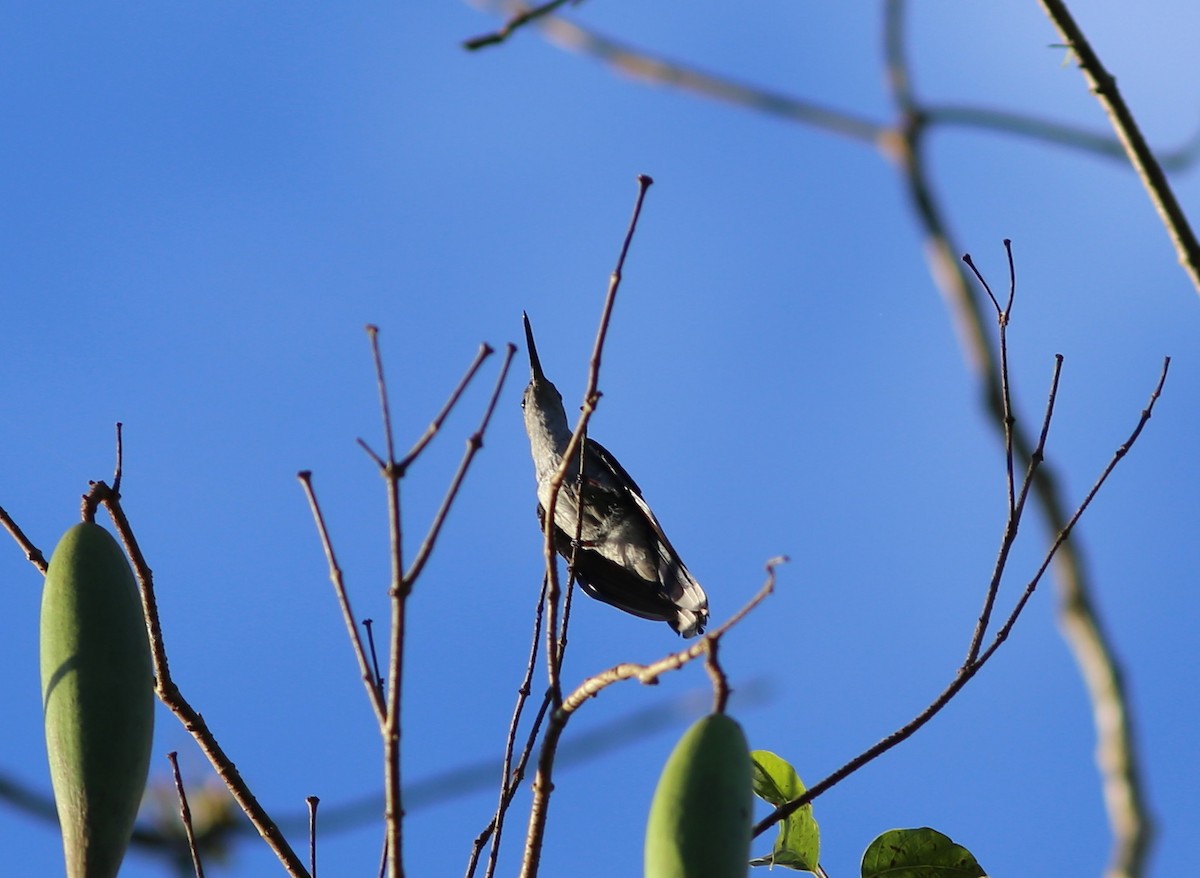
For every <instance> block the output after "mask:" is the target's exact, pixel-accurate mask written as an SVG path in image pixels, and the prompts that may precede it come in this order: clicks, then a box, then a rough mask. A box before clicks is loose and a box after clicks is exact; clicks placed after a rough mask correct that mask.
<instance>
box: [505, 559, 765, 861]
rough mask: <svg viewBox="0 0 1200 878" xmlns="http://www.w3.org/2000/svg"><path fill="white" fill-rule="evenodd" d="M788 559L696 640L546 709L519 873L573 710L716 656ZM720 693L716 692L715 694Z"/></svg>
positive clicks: (535, 837) (532, 850) (592, 680)
mask: <svg viewBox="0 0 1200 878" xmlns="http://www.w3.org/2000/svg"><path fill="white" fill-rule="evenodd" d="M786 561H787V559H786V558H784V557H779V558H772V559H771V560H770V561H768V562H767V565H766V567H767V580H766V582H765V583H764V584H763V586H762V588H761V589H759V591H758V593H757V594H755V595H754V597H752V598H751V599H750V600H749V602H747V603H746V605H745V606H744V607H742V609H740V610H739V611H738V612H737V613H735V614H734V615H733V616H732V617H730V618H729V620H728V621H726V622H725V623H724V624H722V625H721V626H720V627H718V628H717V629H716V630H715V631H711V632H709V633H708V634H706V635H704V636H703V637H701V638H699V639H698V640H697V641H696V642H695V643H693V644H692V645H691V646H689V647H687V648H686V649H683V650H680V651H679V652H673V653H671V654H669V655H667V656H665V657H664V658H661V659H659V660H658V661H656V662H652V663H650V664H648V665H642V664H635V663H633V662H625V663H622V664H619V665H616V666H614V667H612V668H609V669H608V670H607V671H603V672H601V673H599V674H595V675H593V676H591V677H589V678H588V679H586V680H584V681H583V683H581V684H580V685H579V686H577V687H576V688H575V690H574V691H573V692H571V693H570V694H569V695H568V696H567V697H565V698H563V699H562V701H561V703H560V704H559V705H558V706H557V707H556V708H555V710H554V711H553V712H552V713H551V714H550V721H549V723H548V724H547V725H546V734H545V736H544V737H543V739H542V749H541V753H540V754H539V756H538V766H537V775H536V776H535V777H534V781H533V802H532V804H531V805H530V808H529V829H528V832H527V833H526V837H525V856H524V858H523V859H522V862H521V872H520V878H533V876H534V875H536V874H537V869H538V863H539V862H540V860H541V855H542V842H543V840H544V838H545V830H546V818H547V816H548V809H549V804H550V792H551V790H553V789H554V784H553V782H552V776H553V773H554V762H555V758H556V756H557V751H558V742H559V739H560V738H561V737H562V733H563V730H564V729H565V728H566V726H567V722H568V721H569V720H570V718H571V716H572V714H574V712H575V711H576V710H578V709H579V708H580V707H582V706H583V704H584V703H585V702H587V701H588V700H589V699H591V698H594V697H595V696H596V695H597V694H599V692H600V691H601V690H602V689H605V688H607V687H609V686H611V685H612V684H613V683H618V682H620V681H622V680H631V679H636V680H637V681H638V682H640V683H642V684H644V685H653V684H654V683H657V682H658V678H659V677H661V676H662V675H663V674H666V673H669V672H671V671H675V670H678V669H679V668H682V667H683V666H684V665H686V664H687V663H688V662H690V661H693V660H695V659H697V658H699V657H700V656H706V657H707V660H708V661H710V662H713V663H715V662H716V655H715V649H714V647H715V645H716V644H717V643H718V642H719V641H720V639H721V638H722V637H723V636H725V634H726V633H727V632H728V631H729V630H730V629H731V628H732V627H733V626H734V625H736V624H738V623H739V622H740V621H741V620H742V619H744V618H745V617H746V614H748V613H749V612H750V611H751V610H753V609H754V608H755V607H757V606H758V605H759V604H760V603H762V602H763V601H764V600H766V598H767V596H768V595H769V594H771V592H772V591H774V589H775V568H776V567H777V566H778V565H780V564H782V563H785V562H786ZM716 676H717V677H718V678H720V679H724V674H723V673H721V672H720V671H719V669H718V671H717V675H716ZM719 698H720V696H719V695H718V699H719Z"/></svg>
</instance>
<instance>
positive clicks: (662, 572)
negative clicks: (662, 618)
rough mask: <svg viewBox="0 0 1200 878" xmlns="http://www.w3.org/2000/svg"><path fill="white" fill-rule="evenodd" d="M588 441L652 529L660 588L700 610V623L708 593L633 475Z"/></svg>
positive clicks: (681, 603) (680, 602) (681, 604)
mask: <svg viewBox="0 0 1200 878" xmlns="http://www.w3.org/2000/svg"><path fill="white" fill-rule="evenodd" d="M589 441H590V444H591V446H592V447H594V448H595V450H596V456H597V458H599V460H600V462H601V463H602V464H603V465H604V466H605V467H607V468H608V469H609V471H610V472H612V473H613V474H615V475H616V476H617V477H618V478H619V479H621V480H622V481H623V482H624V483H625V484H626V485H628V486H629V490H628V495H629V497H630V498H631V499H632V500H633V502H634V505H635V506H637V508H638V511H639V512H641V513H642V517H643V518H644V519H645V521H646V524H648V525H649V526H650V529H651V531H652V532H653V533H654V536H655V538H656V540H657V541H658V556H659V563H658V574H659V581H660V582H661V583H662V588H663V590H664V591H665V593H666V595H667V596H668V597H669V598H670V599H671V600H672V601H673V602H674V603H675V604H676V605H677V606H679V607H680V608H682V609H685V610H688V611H693V612H695V613H697V614H700V615H701V625H702V624H703V619H705V618H707V616H708V595H706V594H705V593H704V589H703V588H702V587H701V586H700V583H698V582H697V581H696V579H695V577H693V576H692V574H691V572H690V571H689V570H688V569H687V567H686V566H685V565H684V563H683V560H682V559H681V558H680V557H679V553H678V552H676V551H675V547H674V546H672V545H671V541H670V540H669V539H667V535H666V533H665V532H664V531H663V529H662V525H661V524H659V523H658V519H657V518H656V517H655V516H654V512H653V511H652V510H651V509H650V505H649V504H648V503H647V502H646V501H645V499H644V498H643V497H642V490H641V488H639V487H638V486H637V483H636V482H635V481H634V480H633V477H632V476H630V475H629V473H628V472H626V471H625V467H623V466H621V464H620V462H619V461H618V460H617V459H616V457H614V456H613V454H612V452H611V451H609V450H608V449H607V448H605V447H604V446H603V445H601V444H600V443H599V442H597V441H596V440H594V439H592V440H589Z"/></svg>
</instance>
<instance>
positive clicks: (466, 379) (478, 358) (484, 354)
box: [396, 343, 495, 474]
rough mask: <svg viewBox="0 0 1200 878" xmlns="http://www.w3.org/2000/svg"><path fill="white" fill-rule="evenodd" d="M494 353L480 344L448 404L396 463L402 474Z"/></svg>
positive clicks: (430, 439)
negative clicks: (484, 362)
mask: <svg viewBox="0 0 1200 878" xmlns="http://www.w3.org/2000/svg"><path fill="white" fill-rule="evenodd" d="M493 353H495V351H494V350H493V349H492V346H491V345H489V344H486V343H484V344H481V345H480V346H479V352H478V353H477V354H476V355H475V359H474V361H473V362H472V363H471V365H470V367H469V368H468V369H467V372H466V374H465V375H463V377H462V380H461V381H459V382H458V386H457V387H455V388H454V391H453V392H452V393H451V394H450V398H449V399H447V400H446V404H445V405H444V406H442V410H441V411H440V412H438V413H437V417H435V418H434V419H433V421H432V422H431V423H430V424H429V426H428V427H426V428H425V432H424V433H423V434H422V435H421V438H420V439H418V440H417V441H416V443H415V444H414V445H413V447H412V448H411V449H410V450H409V452H408V454H406V455H404V459H403V460H400V461H398V462H397V463H396V467H397V468H398V469H399V470H400V472H401V473H402V474H403V473H404V471H406V470H407V469H408V467H409V466H410V465H411V464H412V462H413V461H414V460H416V459H417V457H418V456H420V454H421V452H422V451H424V450H425V446H426V445H428V444H429V443H430V441H432V439H433V437H434V436H436V435H437V432H438V430H440V429H441V428H442V424H444V423H445V422H446V418H447V417H449V415H450V412H451V410H452V409H453V408H454V406H455V404H456V403H457V402H458V400H459V398H460V397H461V396H462V395H463V392H464V391H465V390H466V389H467V385H468V384H470V383H471V379H473V378H474V377H475V373H476V372H478V371H479V367H480V366H482V365H483V361H484V360H486V359H487V358H488V357H490V356H491V355H492V354H493Z"/></svg>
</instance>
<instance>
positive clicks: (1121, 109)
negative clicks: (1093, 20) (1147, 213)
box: [1041, 0, 1200, 293]
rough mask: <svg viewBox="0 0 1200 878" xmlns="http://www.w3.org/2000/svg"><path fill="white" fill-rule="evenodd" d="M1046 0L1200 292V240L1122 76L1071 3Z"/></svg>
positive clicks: (1046, 7) (1050, 15) (1052, 18)
mask: <svg viewBox="0 0 1200 878" xmlns="http://www.w3.org/2000/svg"><path fill="white" fill-rule="evenodd" d="M1041 4H1042V8H1043V9H1044V10H1046V15H1047V17H1048V18H1049V19H1050V21H1052V22H1053V23H1054V26H1055V27H1056V28H1057V29H1058V32H1059V34H1060V35H1061V36H1062V39H1063V42H1064V43H1066V44H1067V45H1068V46H1069V47H1070V48H1071V51H1072V53H1073V54H1074V55H1075V58H1076V59H1077V60H1078V61H1079V69H1080V70H1082V71H1083V78H1084V79H1085V80H1086V81H1087V84H1088V88H1089V89H1091V91H1092V94H1094V95H1095V96H1096V100H1098V101H1099V102H1100V106H1101V107H1103V109H1104V112H1105V113H1107V114H1108V118H1109V121H1110V122H1112V126H1113V129H1114V130H1115V131H1116V132H1117V139H1118V140H1120V141H1121V145H1122V146H1123V147H1124V148H1125V154H1126V156H1127V157H1128V159H1129V163H1130V164H1131V165H1132V166H1133V168H1134V170H1136V171H1137V174H1138V176H1139V177H1140V178H1141V180H1142V185H1143V186H1145V187H1146V192H1147V194H1149V196H1150V201H1151V203H1152V204H1153V205H1154V209H1155V210H1157V211H1158V216H1159V219H1161V220H1162V224H1163V225H1164V226H1166V229H1167V234H1168V235H1169V236H1170V238H1171V244H1172V245H1173V246H1174V247H1175V253H1176V255H1178V257H1179V262H1180V264H1181V265H1182V266H1183V267H1184V270H1185V271H1187V274H1188V277H1189V278H1190V279H1191V281H1192V286H1194V287H1195V288H1196V292H1198V293H1200V242H1198V241H1197V240H1196V235H1195V233H1193V232H1192V227H1191V224H1190V223H1189V222H1188V218H1187V214H1185V213H1184V212H1183V208H1182V207H1180V205H1179V202H1178V201H1177V200H1176V198H1175V193H1174V191H1173V190H1172V189H1171V183H1170V181H1168V180H1167V175H1166V174H1165V173H1163V169H1162V167H1161V166H1160V165H1159V163H1158V159H1157V158H1156V157H1155V155H1154V152H1153V151H1152V150H1151V149H1150V146H1149V144H1147V143H1146V139H1145V138H1144V137H1142V132H1141V129H1140V128H1138V124H1137V121H1136V120H1135V119H1134V118H1133V113H1132V111H1130V109H1129V106H1128V105H1127V104H1126V103H1125V99H1124V98H1123V97H1121V91H1120V89H1118V88H1117V80H1116V77H1114V76H1113V75H1112V74H1111V73H1109V72H1108V71H1107V70H1106V69H1105V68H1104V65H1103V64H1102V63H1101V61H1100V56H1099V55H1097V54H1096V52H1095V50H1094V49H1093V48H1092V44H1091V43H1090V42H1089V41H1088V39H1087V37H1086V36H1085V35H1084V33H1083V31H1082V30H1081V29H1080V27H1079V25H1078V24H1076V23H1075V18H1074V16H1072V15H1071V12H1070V10H1068V9H1067V4H1066V3H1064V2H1062V0H1041Z"/></svg>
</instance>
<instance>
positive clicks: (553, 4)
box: [463, 0, 579, 51]
mask: <svg viewBox="0 0 1200 878" xmlns="http://www.w3.org/2000/svg"><path fill="white" fill-rule="evenodd" d="M578 2H579V0H549V2H547V3H542V4H541V5H539V6H531V7H529V8H527V9H522V10H520V11H519V12H515V13H513V15H512V16H511V17H510V18H509V19H508V21H506V22H504V26H503V27H501V28H499V29H497V30H494V31H492V32H490V33H486V34H483V35H482V36H478V37H473V38H472V39H469V40H464V41H463V48H464V49H469V50H470V51H475V50H477V49H482V48H484V47H485V46H495V45H498V44H500V43H503V42H504V41H505V40H507V39H508V38H509V37H510V36H512V35H513V34H514V33H516V32H517V31H518V30H520V29H521V28H522V27H524V26H525V25H527V24H529V22H531V21H536V20H537V19H539V18H541V17H542V16H544V15H549V14H550V13H552V12H555V11H557V10H558V9H559V7H561V6H566V5H567V3H578Z"/></svg>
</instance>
